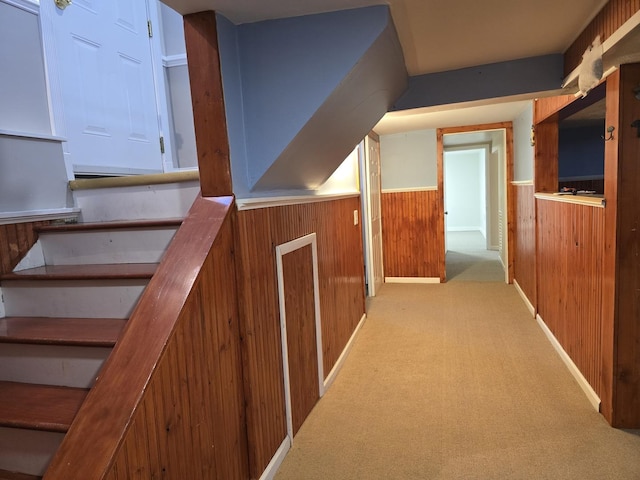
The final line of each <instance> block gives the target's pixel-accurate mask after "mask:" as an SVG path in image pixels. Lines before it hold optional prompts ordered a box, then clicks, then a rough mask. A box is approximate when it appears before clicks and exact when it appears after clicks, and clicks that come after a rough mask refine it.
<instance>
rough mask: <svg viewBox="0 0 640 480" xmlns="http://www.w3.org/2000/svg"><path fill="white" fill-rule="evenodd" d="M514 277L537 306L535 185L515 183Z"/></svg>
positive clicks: (530, 300)
mask: <svg viewBox="0 0 640 480" xmlns="http://www.w3.org/2000/svg"><path fill="white" fill-rule="evenodd" d="M513 191H514V197H515V200H514V203H515V204H516V214H515V232H514V233H515V234H514V238H515V245H514V278H515V280H516V281H517V282H518V285H520V288H521V289H522V291H523V292H524V294H525V295H526V296H527V298H528V299H529V302H531V304H532V305H533V306H534V307H536V212H535V210H536V205H535V198H534V196H533V194H534V191H533V185H514V186H513Z"/></svg>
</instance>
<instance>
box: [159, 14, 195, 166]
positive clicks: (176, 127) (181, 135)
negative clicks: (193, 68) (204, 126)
mask: <svg viewBox="0 0 640 480" xmlns="http://www.w3.org/2000/svg"><path fill="white" fill-rule="evenodd" d="M159 5H160V18H161V21H162V26H161V27H162V28H161V31H162V42H163V52H162V54H163V62H164V64H165V66H164V72H165V75H164V78H165V82H166V88H167V97H168V98H167V103H168V105H169V115H170V116H171V119H170V122H171V125H172V130H173V133H174V136H173V138H172V142H171V148H172V152H171V154H172V157H173V166H174V167H175V168H195V167H197V166H198V156H197V152H196V142H195V138H196V137H195V129H194V125H193V109H192V105H191V86H190V84H189V69H188V67H187V47H186V45H185V40H184V26H183V20H182V15H180V14H178V13H177V12H176V11H175V10H173V9H171V8H170V7H168V6H166V5H165V4H163V3H160V2H159Z"/></svg>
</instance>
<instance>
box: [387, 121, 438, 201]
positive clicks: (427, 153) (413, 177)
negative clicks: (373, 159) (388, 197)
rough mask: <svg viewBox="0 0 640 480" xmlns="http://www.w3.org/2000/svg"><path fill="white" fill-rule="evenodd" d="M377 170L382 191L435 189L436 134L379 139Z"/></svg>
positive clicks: (394, 135) (420, 132) (414, 133)
mask: <svg viewBox="0 0 640 480" xmlns="http://www.w3.org/2000/svg"><path fill="white" fill-rule="evenodd" d="M380 168H381V175H382V189H383V190H391V189H416V188H424V187H436V186H437V185H438V160H437V140H436V131H435V130H418V131H414V132H408V133H397V134H393V135H382V136H380Z"/></svg>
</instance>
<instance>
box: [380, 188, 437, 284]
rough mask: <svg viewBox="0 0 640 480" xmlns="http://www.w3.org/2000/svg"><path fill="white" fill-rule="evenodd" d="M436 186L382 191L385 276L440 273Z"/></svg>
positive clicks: (418, 275) (417, 275)
mask: <svg viewBox="0 0 640 480" xmlns="http://www.w3.org/2000/svg"><path fill="white" fill-rule="evenodd" d="M439 209H440V197H439V194H438V191H437V190H429V191H411V192H393V193H392V192H388V193H384V192H383V193H382V245H383V254H384V276H385V277H431V278H439V277H440V262H443V261H444V259H443V258H442V257H443V255H444V245H442V244H441V242H440V241H439V237H438V235H437V233H438V212H439Z"/></svg>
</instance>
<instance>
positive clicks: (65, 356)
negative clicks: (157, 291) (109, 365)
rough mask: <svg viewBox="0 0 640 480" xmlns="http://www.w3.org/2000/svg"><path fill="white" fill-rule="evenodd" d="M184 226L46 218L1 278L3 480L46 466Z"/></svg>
mask: <svg viewBox="0 0 640 480" xmlns="http://www.w3.org/2000/svg"><path fill="white" fill-rule="evenodd" d="M180 224H181V220H179V219H178V220H176V219H170V220H152V221H142V222H130V221H127V222H108V223H87V224H71V225H59V226H46V227H43V228H41V229H40V230H39V232H38V233H39V240H38V242H37V243H36V245H35V246H34V247H33V248H32V250H31V251H30V252H29V253H28V254H27V256H26V257H25V259H23V262H21V264H20V265H18V267H16V269H15V270H14V271H13V272H12V273H9V274H6V275H3V276H1V277H0V288H1V291H2V296H3V301H4V309H5V311H6V315H7V317H5V318H1V319H0V480H5V479H13V480H15V479H32V478H39V476H41V475H43V474H44V471H45V470H46V468H47V465H48V464H49V462H50V460H51V458H52V456H53V454H54V453H55V451H56V449H57V448H58V446H59V445H60V442H61V441H62V438H63V436H64V434H65V432H66V431H67V430H68V429H69V427H70V425H71V423H72V422H73V419H74V417H75V415H76V413H77V411H78V409H79V408H80V406H81V405H82V402H83V401H84V399H85V397H86V395H87V393H88V391H89V389H90V388H91V387H92V386H93V384H94V383H95V380H96V378H97V376H98V374H99V371H100V367H101V365H102V363H103V362H104V360H105V359H106V358H107V357H108V355H109V353H110V351H111V349H112V348H113V346H114V345H115V343H116V341H117V339H118V336H119V334H120V332H121V330H122V329H123V327H124V325H125V323H126V321H127V317H128V316H129V314H130V313H131V311H132V310H133V308H134V307H135V305H136V303H137V300H138V298H139V296H140V295H141V293H142V291H143V290H144V288H145V286H146V284H147V283H148V281H149V279H150V278H151V277H152V276H153V274H154V272H155V270H156V267H157V265H158V263H159V262H160V260H161V258H162V255H163V254H164V251H165V250H166V248H167V246H168V245H169V243H170V242H171V239H172V238H173V235H174V234H175V232H176V231H177V229H178V227H179V226H180Z"/></svg>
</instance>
